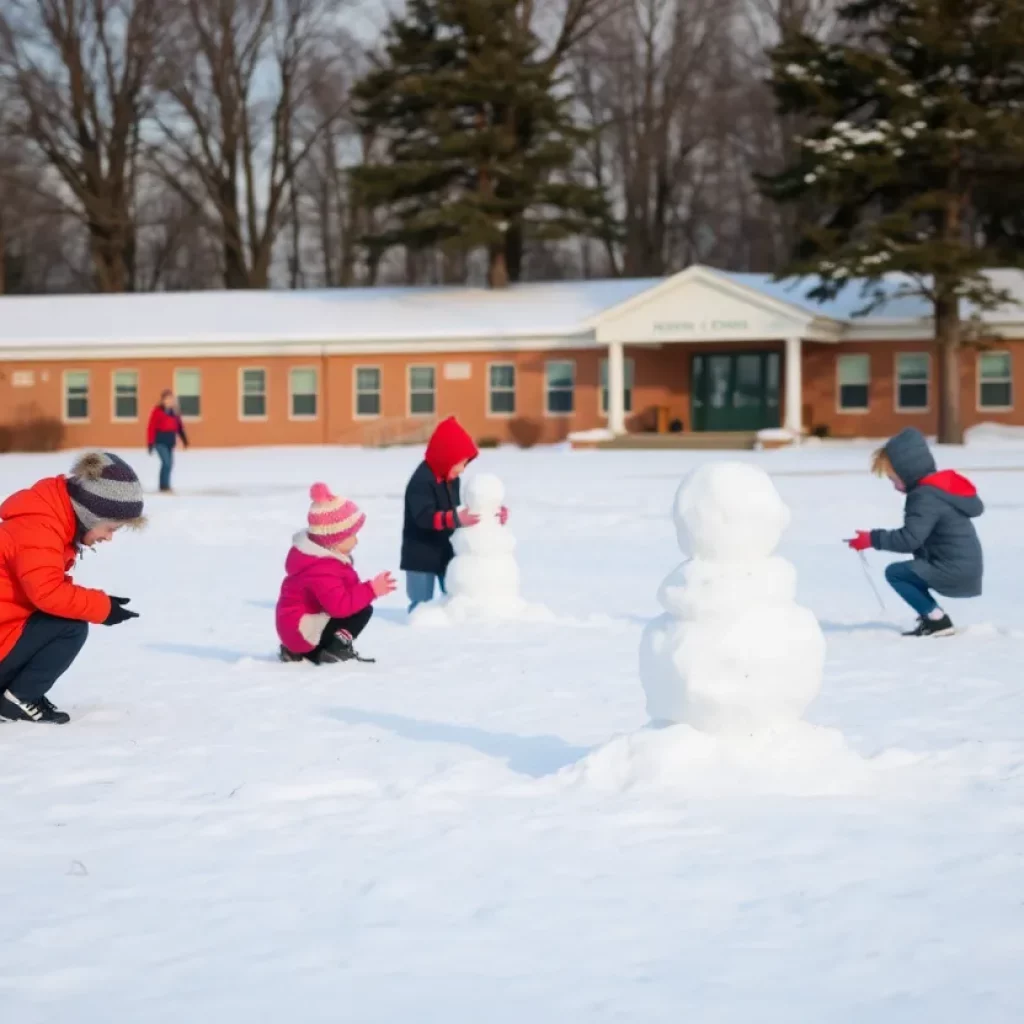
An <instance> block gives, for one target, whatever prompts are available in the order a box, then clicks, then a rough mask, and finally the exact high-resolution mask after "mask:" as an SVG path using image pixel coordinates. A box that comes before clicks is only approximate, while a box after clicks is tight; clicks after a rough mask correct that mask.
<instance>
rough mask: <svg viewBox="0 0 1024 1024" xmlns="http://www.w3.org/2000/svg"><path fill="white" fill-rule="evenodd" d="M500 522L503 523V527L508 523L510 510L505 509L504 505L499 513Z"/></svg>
mask: <svg viewBox="0 0 1024 1024" xmlns="http://www.w3.org/2000/svg"><path fill="white" fill-rule="evenodd" d="M498 522H499V523H501V525H502V526H504V525H505V524H506V523H507V522H508V509H507V508H505V506H504V505H502V506H501V509H500V511H499V512H498Z"/></svg>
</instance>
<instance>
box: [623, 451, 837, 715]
mask: <svg viewBox="0 0 1024 1024" xmlns="http://www.w3.org/2000/svg"><path fill="white" fill-rule="evenodd" d="M673 519H674V521H675V526H676V533H677V536H678V541H679V547H680V549H681V550H682V552H683V554H685V555H687V556H688V558H687V560H686V561H685V562H683V563H682V565H680V566H679V567H678V568H677V569H675V570H674V571H673V572H672V573H670V574H669V575H668V577H666V579H665V581H664V582H663V583H662V585H661V588H660V590H659V591H658V601H659V602H660V604H661V606H662V607H663V608H664V609H665V614H664V615H662V616H660V617H659V618H657V619H655V620H654V621H653V622H651V623H649V624H648V626H647V628H646V629H645V630H644V634H643V639H642V640H641V644H640V677H641V679H642V681H643V686H644V691H645V693H646V695H647V711H648V714H649V715H650V717H651V720H652V721H653V722H655V723H670V722H681V723H686V724H688V725H691V726H693V727H694V728H697V729H700V730H703V731H705V732H713V733H731V732H752V731H758V730H764V729H772V728H774V727H776V726H781V725H785V724H789V723H792V722H794V721H796V720H798V719H800V718H801V716H802V715H803V713H804V711H806V709H807V706H808V705H809V704H810V703H811V701H812V700H813V699H814V697H815V696H816V695H817V693H818V691H819V690H820V689H821V678H822V673H823V670H824V663H825V639H824V637H823V636H822V633H821V629H820V628H819V626H818V622H817V620H816V619H815V617H814V615H813V614H812V613H811V612H810V611H809V610H808V609H806V608H802V607H800V606H799V605H798V604H796V601H795V598H796V570H795V569H794V568H793V566H792V565H791V564H790V563H789V562H787V561H786V560H785V559H783V558H781V557H779V556H778V555H776V554H775V549H776V547H777V546H778V543H779V540H780V538H781V536H782V533H783V531H784V530H785V529H786V527H787V526H788V525H789V509H788V508H787V507H786V505H785V504H784V503H783V501H782V499H781V498H780V497H779V494H778V491H776V489H775V486H774V484H772V482H771V480H770V479H769V477H768V474H767V473H765V472H764V471H763V470H761V469H759V468H758V467H757V466H753V465H749V464H747V463H740V462H714V463H710V464H708V465H705V466H702V467H701V468H699V469H697V470H696V471H694V472H693V473H692V474H691V475H690V476H689V477H688V478H687V479H685V480H684V481H683V483H682V484H681V486H680V487H679V490H678V492H677V494H676V498H675V503H674V507H673Z"/></svg>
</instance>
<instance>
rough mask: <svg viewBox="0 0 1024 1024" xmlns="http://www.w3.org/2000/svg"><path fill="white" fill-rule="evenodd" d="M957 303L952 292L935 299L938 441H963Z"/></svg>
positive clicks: (951, 442) (958, 313) (958, 310)
mask: <svg viewBox="0 0 1024 1024" xmlns="http://www.w3.org/2000/svg"><path fill="white" fill-rule="evenodd" d="M960 336H961V324H960V303H959V300H958V299H957V297H956V295H955V294H950V293H944V294H940V297H939V298H937V299H936V300H935V343H936V347H937V349H938V356H939V360H938V363H939V374H938V376H939V443H940V444H963V443H964V432H963V425H962V424H961V422H960Z"/></svg>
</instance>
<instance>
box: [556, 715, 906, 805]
mask: <svg viewBox="0 0 1024 1024" xmlns="http://www.w3.org/2000/svg"><path fill="white" fill-rule="evenodd" d="M915 760H916V759H915V758H914V757H913V756H912V755H908V754H902V753H894V754H892V755H889V754H886V755H883V756H882V757H880V758H877V759H874V760H866V759H864V758H862V757H861V756H860V755H859V754H857V753H856V752H855V751H853V750H851V749H850V748H849V747H848V746H847V744H846V741H845V740H844V739H843V736H842V734H841V733H840V732H838V731H837V730H835V729H825V728H821V727H819V726H813V725H810V724H809V723H807V722H794V723H790V724H788V725H786V726H784V727H780V728H778V729H770V730H763V731H759V732H756V733H749V734H747V735H739V734H732V735H728V736H723V735H717V736H712V735H709V734H707V733H704V732H700V731H699V730H697V729H694V728H692V727H691V726H689V725H673V726H668V727H666V728H662V729H658V728H647V729H641V730H640V731H638V732H635V733H630V734H629V735H626V736H619V737H616V738H615V739H613V740H611V741H610V742H608V743H606V744H605V745H604V746H602V747H598V748H597V749H596V750H594V751H593V752H592V753H590V754H588V755H587V756H586V757H585V758H583V759H582V760H581V761H578V762H577V763H576V764H574V765H571V766H570V767H568V768H565V769H563V770H562V771H561V772H560V773H559V776H558V777H559V779H560V780H561V781H562V782H564V783H565V784H566V785H575V786H581V787H589V788H593V789H595V790H598V791H600V792H605V793H621V792H625V791H628V790H632V789H668V790H672V791H673V792H676V793H680V794H682V795H685V796H689V797H695V798H707V799H713V798H716V797H722V796H750V795H777V796H796V797H817V796H839V795H856V794H860V793H869V792H872V791H878V790H879V789H880V788H881V787H882V786H883V785H884V782H883V778H882V776H883V774H887V772H886V773H883V769H888V768H891V767H894V766H898V765H903V764H908V763H912V762H914V761H915Z"/></svg>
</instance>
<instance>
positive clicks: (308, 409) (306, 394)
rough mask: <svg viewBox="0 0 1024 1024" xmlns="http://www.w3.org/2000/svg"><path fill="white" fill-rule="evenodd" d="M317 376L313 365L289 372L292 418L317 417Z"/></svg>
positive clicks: (305, 418) (310, 418)
mask: <svg viewBox="0 0 1024 1024" xmlns="http://www.w3.org/2000/svg"><path fill="white" fill-rule="evenodd" d="M316 376H317V374H316V370H315V369H313V368H312V367H302V368H296V369H294V370H292V371H291V373H289V374H288V388H289V391H290V393H291V401H292V419H295V420H312V419H316V392H317V387H316Z"/></svg>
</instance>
